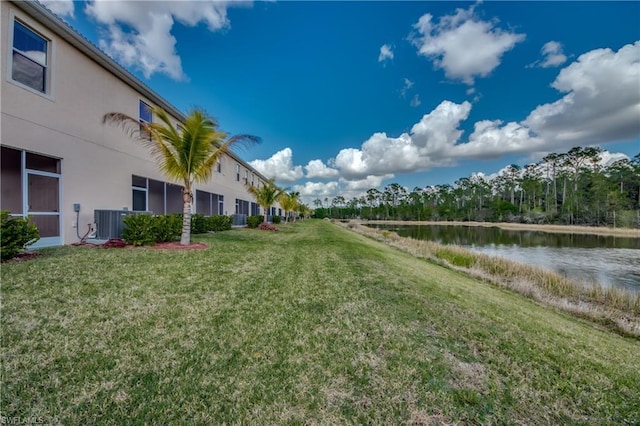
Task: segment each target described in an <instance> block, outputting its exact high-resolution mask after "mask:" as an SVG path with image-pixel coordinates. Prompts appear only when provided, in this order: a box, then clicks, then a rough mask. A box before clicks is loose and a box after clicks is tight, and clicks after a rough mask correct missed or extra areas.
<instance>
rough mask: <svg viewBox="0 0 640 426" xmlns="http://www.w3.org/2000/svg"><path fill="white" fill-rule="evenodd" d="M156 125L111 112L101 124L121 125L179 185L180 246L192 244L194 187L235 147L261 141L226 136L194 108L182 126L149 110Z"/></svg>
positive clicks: (256, 138)
mask: <svg viewBox="0 0 640 426" xmlns="http://www.w3.org/2000/svg"><path fill="white" fill-rule="evenodd" d="M152 112H153V115H154V116H156V117H157V118H158V121H157V122H153V123H144V122H140V121H138V119H136V118H133V117H130V116H128V115H126V114H123V113H119V112H110V113H108V114H105V116H104V117H103V123H110V124H116V125H120V126H121V127H122V128H123V129H124V130H125V131H126V132H127V133H128V134H129V136H130V137H131V138H132V139H134V140H136V141H138V142H140V143H142V144H143V145H145V146H146V147H148V148H149V150H150V151H151V154H152V155H153V156H154V157H155V159H156V161H157V163H158V167H159V168H160V170H161V171H162V172H163V173H164V175H165V176H166V177H168V178H169V179H173V180H176V181H180V182H182V185H183V189H182V201H183V203H184V204H183V209H182V211H183V219H182V237H181V238H180V244H182V245H189V244H190V242H191V206H192V204H193V185H194V183H195V182H206V181H208V180H209V178H210V177H211V174H212V173H213V167H214V166H215V164H216V162H217V161H218V159H219V158H220V157H222V156H223V155H224V154H227V153H229V152H230V151H231V147H232V146H234V145H237V144H255V143H259V142H260V138H258V137H256V136H251V135H235V136H232V137H228V135H227V134H226V133H225V132H223V131H221V130H220V129H219V128H218V123H217V122H216V121H215V119H214V118H212V117H210V116H209V115H207V114H206V112H205V111H204V110H201V109H197V108H196V109H193V110H192V111H190V112H189V114H188V115H187V116H186V118H185V120H184V123H178V124H177V125H174V124H173V122H172V120H171V118H170V117H169V115H168V114H167V113H166V112H165V111H164V110H162V109H161V108H152Z"/></svg>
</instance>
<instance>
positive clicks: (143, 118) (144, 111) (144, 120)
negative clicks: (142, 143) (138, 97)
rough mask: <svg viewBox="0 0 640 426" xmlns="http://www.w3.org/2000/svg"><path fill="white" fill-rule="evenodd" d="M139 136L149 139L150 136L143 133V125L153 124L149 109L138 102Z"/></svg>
mask: <svg viewBox="0 0 640 426" xmlns="http://www.w3.org/2000/svg"><path fill="white" fill-rule="evenodd" d="M139 109H140V134H141V136H144V137H146V138H147V139H149V140H150V139H151V135H150V134H149V133H148V132H145V131H144V130H143V129H144V127H143V126H144V125H145V124H151V122H153V112H152V111H151V107H150V106H149V105H147V104H146V103H144V102H142V101H140V108H139Z"/></svg>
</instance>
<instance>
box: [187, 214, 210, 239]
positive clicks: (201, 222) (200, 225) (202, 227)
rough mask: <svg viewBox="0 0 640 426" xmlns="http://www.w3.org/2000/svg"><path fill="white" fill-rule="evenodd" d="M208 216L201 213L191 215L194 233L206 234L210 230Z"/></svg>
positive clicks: (192, 231)
mask: <svg viewBox="0 0 640 426" xmlns="http://www.w3.org/2000/svg"><path fill="white" fill-rule="evenodd" d="M207 222H208V220H207V218H206V217H204V215H201V214H199V213H194V214H192V215H191V233H192V234H204V233H205V232H207V231H208V229H207V228H208V226H207Z"/></svg>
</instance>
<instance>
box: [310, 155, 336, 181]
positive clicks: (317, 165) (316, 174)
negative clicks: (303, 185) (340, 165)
mask: <svg viewBox="0 0 640 426" xmlns="http://www.w3.org/2000/svg"><path fill="white" fill-rule="evenodd" d="M304 168H305V170H306V171H307V174H306V176H305V177H307V178H309V179H311V178H336V177H338V175H339V174H340V173H339V172H338V170H336V169H333V168H331V167H327V166H326V165H325V164H324V163H323V162H322V161H321V160H311V161H309V163H307V165H306V166H304Z"/></svg>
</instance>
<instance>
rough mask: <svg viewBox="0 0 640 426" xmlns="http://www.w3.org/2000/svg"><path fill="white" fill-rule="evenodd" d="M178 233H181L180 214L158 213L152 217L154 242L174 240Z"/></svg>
mask: <svg viewBox="0 0 640 426" xmlns="http://www.w3.org/2000/svg"><path fill="white" fill-rule="evenodd" d="M180 234H182V215H181V214H168V215H158V216H155V217H154V223H153V235H154V238H155V241H156V242H158V243H163V242H166V241H175V240H176V239H178V237H179V236H180Z"/></svg>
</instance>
